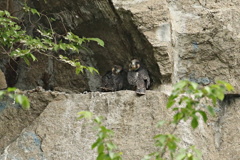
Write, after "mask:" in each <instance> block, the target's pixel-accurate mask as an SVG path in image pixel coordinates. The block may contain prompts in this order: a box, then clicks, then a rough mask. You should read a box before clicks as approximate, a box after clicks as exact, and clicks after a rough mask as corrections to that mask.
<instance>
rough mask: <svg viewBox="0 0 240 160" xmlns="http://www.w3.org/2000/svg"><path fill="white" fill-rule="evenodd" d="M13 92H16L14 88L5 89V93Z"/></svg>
mask: <svg viewBox="0 0 240 160" xmlns="http://www.w3.org/2000/svg"><path fill="white" fill-rule="evenodd" d="M15 90H16V88H12V87H8V88H7V91H8V92H14V91H15Z"/></svg>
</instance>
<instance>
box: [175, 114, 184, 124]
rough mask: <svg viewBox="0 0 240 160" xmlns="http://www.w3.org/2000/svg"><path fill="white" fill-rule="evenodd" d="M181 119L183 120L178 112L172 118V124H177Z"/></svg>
mask: <svg viewBox="0 0 240 160" xmlns="http://www.w3.org/2000/svg"><path fill="white" fill-rule="evenodd" d="M181 119H183V113H181V112H178V113H176V114H175V115H174V116H173V122H174V123H178V122H179V121H180V120H181Z"/></svg>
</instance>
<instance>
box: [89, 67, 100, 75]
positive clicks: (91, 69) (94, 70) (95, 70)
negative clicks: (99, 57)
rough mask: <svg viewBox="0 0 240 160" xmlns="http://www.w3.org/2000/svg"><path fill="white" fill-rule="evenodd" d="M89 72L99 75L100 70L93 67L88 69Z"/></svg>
mask: <svg viewBox="0 0 240 160" xmlns="http://www.w3.org/2000/svg"><path fill="white" fill-rule="evenodd" d="M87 70H88V71H89V72H90V73H92V74H93V72H96V73H98V74H99V72H98V70H97V69H96V68H93V67H87Z"/></svg>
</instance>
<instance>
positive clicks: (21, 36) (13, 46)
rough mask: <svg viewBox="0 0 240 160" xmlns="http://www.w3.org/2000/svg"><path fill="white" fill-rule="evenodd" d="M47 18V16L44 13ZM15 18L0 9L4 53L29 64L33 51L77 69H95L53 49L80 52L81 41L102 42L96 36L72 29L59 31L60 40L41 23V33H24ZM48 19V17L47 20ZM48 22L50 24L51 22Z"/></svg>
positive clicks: (39, 29) (0, 32) (1, 40)
mask: <svg viewBox="0 0 240 160" xmlns="http://www.w3.org/2000/svg"><path fill="white" fill-rule="evenodd" d="M23 9H24V11H26V12H30V13H32V14H37V15H38V16H39V17H42V16H44V15H43V14H41V13H39V12H38V11H37V10H36V9H33V8H30V7H28V6H27V5H25V6H24V7H23ZM46 18H47V19H49V18H48V17H46ZM18 22H19V21H18V19H17V18H16V17H13V16H11V15H10V13H9V12H8V11H1V10H0V47H1V49H3V53H4V54H8V55H9V56H10V57H12V58H17V57H21V58H23V59H24V61H25V62H26V64H27V65H30V63H31V61H36V60H37V58H36V57H35V56H34V53H40V54H42V55H44V56H51V57H53V58H55V59H57V60H60V61H62V62H66V63H68V64H70V65H71V66H73V67H75V68H76V73H77V74H79V73H80V72H83V70H84V69H86V70H88V71H90V72H91V73H93V72H96V73H98V71H97V70H96V69H95V68H93V67H88V66H84V65H82V64H80V62H79V61H78V60H69V59H66V58H64V57H63V56H59V57H55V56H53V54H49V53H53V52H58V51H59V50H63V51H66V52H68V51H73V52H77V53H79V52H80V49H83V48H84V47H83V46H82V44H83V43H86V42H89V41H95V42H97V43H98V44H99V45H100V46H102V47H103V46H104V42H103V41H102V40H100V39H99V38H85V37H83V38H79V37H78V36H77V35H75V34H73V33H72V32H67V33H66V35H61V36H60V37H61V40H57V38H56V35H58V34H57V33H56V32H54V31H53V30H52V29H50V30H49V31H46V30H43V29H42V28H41V27H39V28H38V29H37V31H38V33H39V34H40V36H38V37H32V36H30V35H27V33H26V31H25V30H24V29H22V27H21V26H20V25H18ZM49 23H50V21H49ZM50 26H51V24H50Z"/></svg>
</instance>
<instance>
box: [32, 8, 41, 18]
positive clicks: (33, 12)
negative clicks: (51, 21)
mask: <svg viewBox="0 0 240 160" xmlns="http://www.w3.org/2000/svg"><path fill="white" fill-rule="evenodd" d="M30 11H31V12H32V14H37V15H38V16H39V17H40V13H39V12H38V11H37V10H36V9H34V8H31V9H30Z"/></svg>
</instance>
